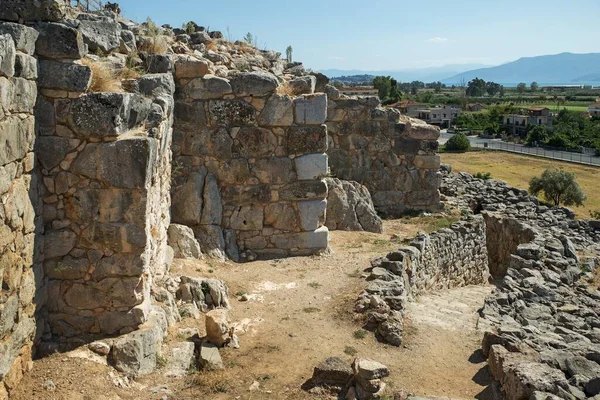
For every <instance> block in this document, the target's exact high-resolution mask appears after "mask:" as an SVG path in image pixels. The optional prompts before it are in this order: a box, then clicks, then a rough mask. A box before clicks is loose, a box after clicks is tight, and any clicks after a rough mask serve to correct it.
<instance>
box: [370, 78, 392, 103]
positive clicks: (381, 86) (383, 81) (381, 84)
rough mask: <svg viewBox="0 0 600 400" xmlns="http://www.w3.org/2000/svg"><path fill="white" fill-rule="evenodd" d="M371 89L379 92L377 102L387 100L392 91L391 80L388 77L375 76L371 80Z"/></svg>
mask: <svg viewBox="0 0 600 400" xmlns="http://www.w3.org/2000/svg"><path fill="white" fill-rule="evenodd" d="M373 87H374V88H375V89H377V90H378V91H379V100H381V101H383V100H385V99H387V98H388V96H389V94H390V90H391V89H392V78H390V77H389V76H376V77H375V78H373Z"/></svg>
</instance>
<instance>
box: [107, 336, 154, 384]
mask: <svg viewBox="0 0 600 400" xmlns="http://www.w3.org/2000/svg"><path fill="white" fill-rule="evenodd" d="M160 342H162V332H161V331H160V329H158V327H156V326H153V327H146V328H143V329H140V330H138V331H135V332H131V333H130V334H128V335H126V336H124V337H121V338H119V339H117V340H116V341H115V342H114V344H113V349H112V353H111V358H112V361H113V362H114V365H115V368H116V369H117V370H118V371H121V372H124V373H126V374H128V375H131V376H141V375H146V374H149V373H151V372H152V371H153V370H154V368H155V367H156V354H157V352H158V351H159V350H160V345H159V344H160Z"/></svg>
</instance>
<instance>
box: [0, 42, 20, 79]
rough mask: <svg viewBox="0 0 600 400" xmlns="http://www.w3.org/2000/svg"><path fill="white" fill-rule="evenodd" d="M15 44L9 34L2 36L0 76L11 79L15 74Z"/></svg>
mask: <svg viewBox="0 0 600 400" xmlns="http://www.w3.org/2000/svg"><path fill="white" fill-rule="evenodd" d="M16 54H17V51H16V49H15V42H13V40H12V37H11V36H10V35H8V34H4V35H0V76H6V77H9V78H10V77H11V76H13V75H14V74H15V57H16Z"/></svg>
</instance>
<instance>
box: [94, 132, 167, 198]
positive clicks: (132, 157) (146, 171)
mask: <svg viewBox="0 0 600 400" xmlns="http://www.w3.org/2000/svg"><path fill="white" fill-rule="evenodd" d="M157 146H158V144H157V141H156V139H150V138H130V139H122V140H117V141H116V142H111V143H106V144H103V145H101V146H99V149H98V150H99V151H98V173H97V177H98V179H100V180H102V181H104V182H106V183H108V184H110V185H112V186H115V187H119V188H129V189H133V188H136V189H137V188H148V187H149V186H150V184H151V180H152V175H153V172H154V168H155V165H154V163H155V162H156V156H157V154H156V153H157Z"/></svg>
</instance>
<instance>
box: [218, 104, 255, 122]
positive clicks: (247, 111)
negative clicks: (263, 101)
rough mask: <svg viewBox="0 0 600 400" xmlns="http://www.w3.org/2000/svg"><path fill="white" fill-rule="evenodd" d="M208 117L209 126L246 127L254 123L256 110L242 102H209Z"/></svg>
mask: <svg viewBox="0 0 600 400" xmlns="http://www.w3.org/2000/svg"><path fill="white" fill-rule="evenodd" d="M208 115H209V123H210V125H211V126H227V127H234V126H247V125H253V124H254V123H255V121H256V109H255V108H254V107H252V105H251V104H250V103H248V102H246V101H244V100H211V101H210V103H209V105H208Z"/></svg>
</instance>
